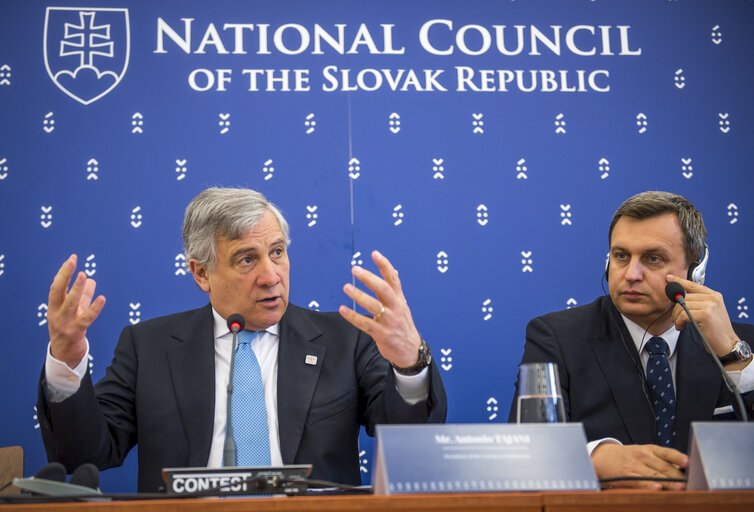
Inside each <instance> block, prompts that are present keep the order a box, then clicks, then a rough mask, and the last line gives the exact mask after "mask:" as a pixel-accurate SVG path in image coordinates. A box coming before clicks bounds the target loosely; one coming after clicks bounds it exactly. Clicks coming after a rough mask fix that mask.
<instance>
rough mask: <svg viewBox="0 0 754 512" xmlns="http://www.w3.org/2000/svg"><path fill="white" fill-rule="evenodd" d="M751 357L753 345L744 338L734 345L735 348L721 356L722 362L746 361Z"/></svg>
mask: <svg viewBox="0 0 754 512" xmlns="http://www.w3.org/2000/svg"><path fill="white" fill-rule="evenodd" d="M749 358H751V347H750V346H749V344H748V343H746V342H745V341H743V340H739V341H737V342H736V344H735V345H733V350H732V351H731V352H729V353H727V354H725V355H724V356H721V357H720V362H721V363H723V364H724V365H725V364H731V363H737V362H739V361H746V360H747V359H749Z"/></svg>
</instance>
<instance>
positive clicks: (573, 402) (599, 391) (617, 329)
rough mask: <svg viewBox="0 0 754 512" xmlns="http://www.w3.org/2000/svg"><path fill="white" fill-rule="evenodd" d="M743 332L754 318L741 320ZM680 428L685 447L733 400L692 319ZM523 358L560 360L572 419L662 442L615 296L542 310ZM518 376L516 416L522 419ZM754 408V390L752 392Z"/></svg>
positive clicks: (632, 438) (684, 336) (680, 348)
mask: <svg viewBox="0 0 754 512" xmlns="http://www.w3.org/2000/svg"><path fill="white" fill-rule="evenodd" d="M733 328H734V330H735V331H736V333H737V334H738V335H739V336H740V337H741V339H745V340H752V339H754V326H751V325H746V324H737V323H734V324H733ZM676 350H677V357H678V359H677V361H676V371H675V379H676V399H677V404H678V405H677V421H676V430H677V436H676V440H675V443H674V448H676V449H679V450H681V451H683V452H685V451H686V450H687V448H688V443H689V428H690V425H691V422H692V421H710V420H712V419H713V411H714V410H715V408H717V407H722V406H725V405H730V404H732V403H733V402H732V397H731V395H730V392H729V391H728V390H727V389H726V388H725V384H724V383H723V379H722V377H721V376H720V372H719V370H718V368H717V366H716V365H715V363H714V361H712V360H711V358H710V356H709V354H707V352H706V350H705V349H704V345H703V343H702V341H701V340H700V339H699V338H698V336H697V335H696V333H694V332H693V329H692V327H691V326H688V327H687V328H685V329H684V330H683V331H682V332H681V335H680V337H679V338H678V344H677V346H676ZM521 362H522V363H534V362H555V363H557V365H558V372H559V374H560V383H561V387H562V390H563V401H564V405H565V409H566V414H567V416H568V419H569V421H580V422H583V424H584V430H585V431H586V437H587V440H588V441H593V440H596V439H602V438H605V437H614V438H616V439H618V440H619V441H620V442H622V443H623V444H648V443H656V442H657V441H656V438H655V435H654V431H655V429H654V413H653V411H652V407H651V403H650V401H649V398H648V393H647V391H646V388H645V377H644V370H643V369H642V366H641V360H640V358H639V354H638V352H637V350H636V346H635V345H634V342H633V340H632V338H631V335H630V334H629V333H628V330H627V329H626V325H625V322H624V321H623V318H622V317H621V315H620V313H619V312H618V310H617V309H616V308H615V306H614V305H613V303H612V301H611V300H610V297H608V296H605V297H600V298H598V299H597V300H595V301H594V302H592V303H591V304H588V305H585V306H580V307H576V308H573V309H568V310H565V311H558V312H556V313H550V314H548V315H544V316H541V317H538V318H535V319H534V320H532V321H531V322H529V325H528V326H527V328H526V345H525V347H524V355H523V358H522V360H521ZM517 397H518V382H516V394H515V395H514V398H513V403H512V404H511V409H510V414H509V417H508V421H511V422H514V421H516V410H517ZM744 399H745V402H746V408H747V410H748V411H749V415H750V416H751V411H752V405H753V404H754V393H747V394H745V396H744Z"/></svg>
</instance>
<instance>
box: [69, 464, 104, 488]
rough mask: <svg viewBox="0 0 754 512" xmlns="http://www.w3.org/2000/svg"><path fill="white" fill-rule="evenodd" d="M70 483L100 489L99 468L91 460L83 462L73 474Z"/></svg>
mask: <svg viewBox="0 0 754 512" xmlns="http://www.w3.org/2000/svg"><path fill="white" fill-rule="evenodd" d="M69 483H71V484H73V485H82V486H84V487H88V488H90V489H95V490H99V469H97V466H95V465H94V464H92V463H91V462H87V463H86V464H82V465H81V466H79V467H77V468H76V470H75V471H74V472H73V473H72V474H71V479H70V480H69Z"/></svg>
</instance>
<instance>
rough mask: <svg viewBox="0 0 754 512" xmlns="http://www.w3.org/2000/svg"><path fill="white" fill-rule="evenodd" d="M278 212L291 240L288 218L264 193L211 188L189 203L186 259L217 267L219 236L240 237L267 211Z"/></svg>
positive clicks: (229, 238)
mask: <svg viewBox="0 0 754 512" xmlns="http://www.w3.org/2000/svg"><path fill="white" fill-rule="evenodd" d="M268 211H269V212H272V214H273V215H275V218H276V219H277V221H278V223H279V224H280V229H281V230H282V231H283V235H284V236H285V243H286V244H290V243H291V241H290V236H289V233H288V222H286V220H285V218H284V217H283V214H282V213H280V210H278V208H277V207H276V206H275V205H274V204H272V203H271V202H269V201H268V200H267V199H266V198H265V197H264V196H263V195H262V194H260V193H259V192H257V191H255V190H251V189H248V188H216V187H215V188H208V189H207V190H204V191H203V192H201V193H200V194H199V195H198V196H196V197H195V198H194V199H193V200H192V201H191V203H189V205H188V206H187V207H186V214H185V215H184V217H183V250H184V252H185V254H186V260H187V261H188V260H190V259H191V258H195V259H196V260H198V261H199V263H200V264H202V265H206V266H207V267H209V268H210V269H214V267H215V264H216V263H217V238H218V237H222V238H226V239H228V240H237V239H239V238H241V237H243V236H244V235H245V234H246V233H247V232H249V231H251V230H252V229H254V227H255V226H256V225H257V223H258V222H259V220H260V219H261V218H262V216H263V215H264V214H265V212H268Z"/></svg>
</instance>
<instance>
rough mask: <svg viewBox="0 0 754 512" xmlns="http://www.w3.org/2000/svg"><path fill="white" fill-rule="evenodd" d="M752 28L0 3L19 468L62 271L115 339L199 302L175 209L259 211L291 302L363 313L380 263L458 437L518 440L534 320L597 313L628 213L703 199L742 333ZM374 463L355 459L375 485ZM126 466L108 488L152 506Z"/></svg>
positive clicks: (1, 383) (0, 382)
mask: <svg viewBox="0 0 754 512" xmlns="http://www.w3.org/2000/svg"><path fill="white" fill-rule="evenodd" d="M752 22H754V3H753V2H752V1H751V0H729V1H726V2H715V1H691V0H680V1H664V0H635V1H630V2H629V1H626V2H617V1H605V0H596V1H587V0H579V1H576V0H574V1H560V0H553V1H545V0H517V1H502V0H496V1H481V0H477V1H469V2H454V1H450V0H437V1H412V2H402V1H379V2H362V1H356V0H351V1H348V0H341V1H322V2H308V1H288V0H287V1H269V0H265V1H217V2H203V1H198V0H197V1H193V0H192V1H160V2H139V1H136V0H119V1H115V2H110V1H106V0H100V1H98V2H92V3H89V2H78V1H76V2H68V1H58V2H47V1H21V0H2V1H0V109H1V111H0V118H1V119H2V122H0V216H2V223H1V224H0V315H1V316H0V320H1V321H2V326H3V330H2V332H3V335H2V356H0V389H3V390H4V393H3V396H4V400H3V402H4V406H3V414H2V420H0V445H11V444H21V445H23V447H24V449H25V451H26V461H25V462H26V473H27V474H33V473H34V472H35V471H36V469H38V468H39V467H41V466H42V465H43V464H44V462H45V457H44V450H43V448H42V443H41V439H40V436H39V433H38V432H37V429H38V425H37V424H36V418H35V411H34V404H35V393H36V382H37V379H38V377H39V372H40V369H41V366H42V362H43V359H44V351H45V346H46V343H47V325H46V320H45V312H46V307H47V306H46V302H47V294H48V290H49V284H50V282H51V280H52V277H53V275H54V274H55V272H56V270H57V268H58V267H59V265H60V264H61V263H62V262H63V261H64V260H65V259H66V257H67V256H68V255H69V254H70V253H73V252H75V253H77V254H78V255H79V263H80V268H81V269H82V270H85V271H86V272H87V273H88V274H89V275H90V276H92V277H93V278H95V279H96V280H97V282H98V291H99V292H101V293H103V294H104V295H105V296H106V297H107V305H106V306H105V309H104V311H103V312H102V314H101V316H100V318H99V319H98V320H97V321H96V323H95V324H94V325H93V326H92V328H91V329H90V331H89V340H90V343H91V355H92V360H91V370H92V372H93V377H94V378H95V379H97V378H99V377H100V376H102V375H103V373H104V368H105V366H106V365H107V363H108V361H109V360H110V358H111V357H112V352H113V347H114V343H115V341H116V339H117V336H118V334H119V332H120V330H121V328H122V327H123V326H124V325H126V324H128V323H129V322H131V323H135V322H138V321H140V320H142V319H148V318H152V317H155V316H158V315H163V314H167V313H171V312H175V311H180V310H184V309H189V308H194V307H198V306H201V305H203V304H204V303H206V300H207V299H206V297H205V296H204V295H203V294H202V293H201V292H200V291H199V290H198V289H197V288H196V287H195V285H194V284H193V281H192V279H191V278H190V277H189V276H187V275H186V268H185V260H183V256H182V255H181V251H182V245H181V237H180V229H181V222H182V215H183V210H184V208H185V206H186V204H187V203H188V202H189V201H190V199H191V198H192V197H193V196H194V195H196V194H197V193H198V192H199V191H200V190H202V189H203V188H205V187H207V186H215V185H224V186H237V185H241V186H249V187H251V188H254V189H257V190H259V191H261V192H263V193H264V194H266V195H267V196H268V197H269V198H270V199H271V200H272V201H274V202H276V203H277V204H278V205H279V206H280V207H281V208H282V210H283V212H284V214H285V215H286V216H287V218H288V220H289V222H290V224H291V230H292V231H291V232H292V240H293V243H292V245H291V247H290V258H291V283H292V286H291V299H292V301H293V302H294V303H296V304H299V305H302V306H308V307H311V308H316V309H319V310H323V311H324V310H334V309H337V307H338V305H339V304H341V303H344V302H345V301H347V298H346V297H345V296H344V295H343V294H342V292H341V287H342V285H343V283H344V282H346V281H349V280H350V272H349V267H350V266H351V265H352V264H354V263H361V262H363V264H364V265H366V266H367V267H368V268H374V266H373V264H372V263H371V261H370V259H369V253H370V252H371V251H372V250H373V249H379V250H381V251H382V252H383V253H384V254H385V255H387V256H388V257H389V258H390V259H391V260H392V261H393V263H394V264H395V266H396V267H397V268H398V269H399V270H400V275H401V279H402V282H403V287H404V291H405V294H406V296H407V298H408V300H409V303H410V305H411V306H412V310H413V315H414V319H415V321H416V323H417V325H418V327H419V329H420V331H421V333H422V335H423V336H424V337H425V338H426V339H427V340H429V342H430V344H431V346H432V349H433V353H434V355H435V357H436V358H437V359H438V361H439V362H440V364H441V365H442V369H443V378H444V381H445V385H446V388H447V391H448V398H449V417H448V420H449V421H451V422H501V421H505V418H506V417H507V410H508V407H509V404H510V399H511V396H512V391H513V381H514V379H515V374H516V365H517V363H518V361H519V359H520V356H521V352H522V348H523V341H524V327H525V325H526V322H527V321H528V320H529V319H531V318H532V317H534V316H536V315H539V314H543V313H546V312H548V311H552V310H557V309H563V308H566V307H569V306H573V305H576V304H583V303H587V302H589V301H591V300H592V299H593V298H594V297H595V296H597V295H599V294H602V293H603V288H602V283H601V277H602V274H603V270H604V264H605V258H606V254H607V251H608V241H607V229H608V226H609V221H610V217H611V215H612V213H613V211H614V210H615V209H616V208H617V206H618V205H619V204H620V203H621V202H622V201H623V200H624V199H626V198H627V197H629V196H630V195H633V194H634V193H637V192H640V191H642V190H648V189H661V190H669V191H673V192H676V193H680V194H683V195H685V196H687V197H688V198H689V199H690V200H691V201H692V202H693V203H694V204H695V205H696V206H697V207H698V208H699V209H700V210H701V211H702V213H703V214H704V216H705V221H706V223H707V227H708V229H709V232H710V236H709V246H710V253H711V259H710V265H709V269H708V273H707V276H708V280H707V284H708V285H709V286H711V287H713V288H715V289H717V290H720V291H722V292H723V293H724V294H725V297H726V305H727V307H728V310H729V313H730V315H731V318H734V319H737V320H743V321H749V315H750V314H751V313H750V312H749V309H748V304H749V302H751V300H750V299H747V297H751V293H752V290H751V287H752V283H754V270H753V268H752V265H751V254H752V250H753V249H754V237H752V235H753V234H754V231H753V230H752V211H753V210H754V203H753V201H752V193H751V192H752V189H753V186H754V176H752V172H751V168H752V158H753V156H754V151H753V150H752V140H754V127H752V122H751V121H752V119H754V102H752V101H751V84H752V83H754V32H752V30H751V27H752ZM371 446H372V445H371V440H370V439H366V438H363V439H362V448H363V453H362V470H363V472H364V475H365V481H369V480H370V471H371V462H372V457H371ZM134 458H135V456H132V457H131V458H130V459H129V462H128V463H127V464H126V467H125V468H123V469H120V470H113V471H109V472H106V473H105V475H103V477H104V478H103V484H102V487H103V489H105V490H107V491H128V490H134V489H135V464H134V460H133V459H134Z"/></svg>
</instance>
